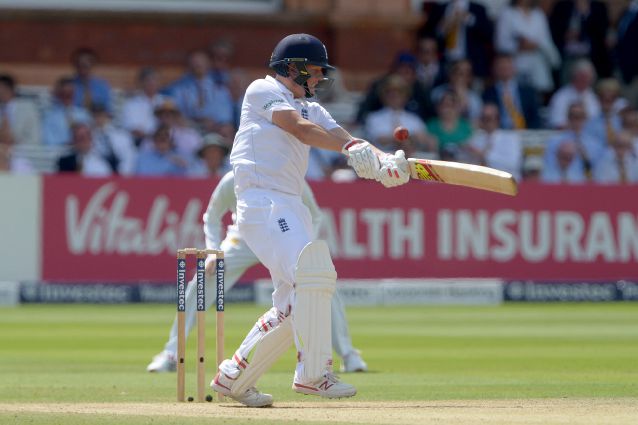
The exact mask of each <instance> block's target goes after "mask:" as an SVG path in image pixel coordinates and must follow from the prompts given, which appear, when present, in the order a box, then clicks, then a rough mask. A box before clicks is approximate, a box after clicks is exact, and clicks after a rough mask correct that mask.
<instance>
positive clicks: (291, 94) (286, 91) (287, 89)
mask: <svg viewBox="0 0 638 425" xmlns="http://www.w3.org/2000/svg"><path fill="white" fill-rule="evenodd" d="M266 81H269V82H274V83H275V84H276V85H277V86H278V87H279V89H280V90H281V91H282V92H283V93H284V94H285V95H287V96H290V97H292V98H293V99H294V97H295V95H294V94H293V93H292V92H291V91H290V89H289V88H288V87H286V86H285V85H284V84H283V83H282V82H281V81H279V80H277V79H276V78H274V77H272V76H271V75H267V76H266Z"/></svg>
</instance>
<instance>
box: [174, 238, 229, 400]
mask: <svg viewBox="0 0 638 425" xmlns="http://www.w3.org/2000/svg"><path fill="white" fill-rule="evenodd" d="M188 255H195V257H196V261H197V276H196V281H195V284H196V285H197V301H196V305H197V401H198V402H203V401H204V400H205V397H206V362H205V356H206V332H205V329H206V268H205V264H206V263H205V261H206V257H207V256H208V255H214V256H215V279H216V291H215V296H216V302H215V306H216V310H217V316H216V320H215V325H216V347H217V367H219V364H220V363H221V362H222V361H223V360H224V252H223V251H217V250H214V249H196V248H185V249H179V250H177V401H180V402H182V401H185V391H186V385H185V383H186V376H185V357H186V321H185V315H186V258H187V256H188ZM218 400H219V401H222V400H223V396H222V395H221V394H218Z"/></svg>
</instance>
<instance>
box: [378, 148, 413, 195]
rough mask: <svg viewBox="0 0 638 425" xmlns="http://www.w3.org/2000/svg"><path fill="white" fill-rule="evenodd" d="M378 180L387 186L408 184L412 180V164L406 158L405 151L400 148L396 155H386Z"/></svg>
mask: <svg viewBox="0 0 638 425" xmlns="http://www.w3.org/2000/svg"><path fill="white" fill-rule="evenodd" d="M377 180H378V181H380V182H381V184H382V185H384V186H385V187H395V186H401V185H402V184H406V183H407V182H408V181H409V180H410V165H409V164H408V160H407V159H405V152H403V151H402V150H398V151H396V152H395V153H394V155H386V156H384V157H383V158H382V160H381V169H380V170H379V175H378V178H377Z"/></svg>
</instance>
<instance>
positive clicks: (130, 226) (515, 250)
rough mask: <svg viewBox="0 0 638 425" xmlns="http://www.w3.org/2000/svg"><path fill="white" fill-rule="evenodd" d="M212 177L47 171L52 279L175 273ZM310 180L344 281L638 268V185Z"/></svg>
mask: <svg viewBox="0 0 638 425" xmlns="http://www.w3.org/2000/svg"><path fill="white" fill-rule="evenodd" d="M214 184H215V182H213V181H209V180H175V179H170V180H169V179H106V180H103V179H82V178H74V177H61V176H50V177H46V178H45V184H44V194H43V196H44V203H43V205H44V206H43V232H44V238H43V241H44V242H43V278H44V279H45V280H50V281H79V282H92V281H149V282H153V281H162V282H166V281H170V280H172V279H173V276H174V274H175V270H174V261H172V259H174V258H175V250H176V249H177V248H181V247H187V246H203V234H202V230H201V216H202V213H203V210H204V208H205V206H206V202H207V200H208V197H209V196H210V192H211V191H212V189H213V187H214ZM312 186H313V189H314V191H315V195H316V198H317V201H318V202H319V204H320V205H321V207H322V208H323V209H324V212H325V219H324V226H323V230H322V238H323V239H326V240H327V241H328V243H329V245H330V249H331V252H332V254H333V258H334V261H335V265H336V268H337V272H338V273H339V276H340V277H342V278H391V277H402V278H415V277H430V278H437V277H499V278H505V279H536V280H543V279H564V280H577V279H578V280H580V279H586V280H607V279H609V280H617V279H635V278H637V277H638V208H637V206H638V201H636V199H638V186H625V187H622V186H609V187H602V186H593V185H592V186H590V185H586V186H544V185H535V184H528V185H523V186H522V187H521V191H520V194H519V195H518V196H517V197H514V198H511V197H507V196H504V195H499V194H492V193H489V192H483V191H477V190H472V189H465V188H459V187H453V186H448V185H441V184H436V183H425V182H414V183H410V184H408V185H405V186H402V187H399V188H394V189H384V188H383V187H381V186H380V185H379V184H378V183H375V182H368V181H358V182H355V183H342V184H336V183H330V182H321V183H315V184H313V185H312ZM263 276H265V271H264V270H263V269H256V270H253V271H250V272H249V273H248V274H247V275H246V278H248V279H252V278H255V277H263Z"/></svg>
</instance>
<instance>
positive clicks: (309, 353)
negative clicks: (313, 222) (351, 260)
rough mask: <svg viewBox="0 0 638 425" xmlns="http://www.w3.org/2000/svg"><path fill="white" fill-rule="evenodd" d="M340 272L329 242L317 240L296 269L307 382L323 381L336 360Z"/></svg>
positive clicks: (296, 310)
mask: <svg viewBox="0 0 638 425" xmlns="http://www.w3.org/2000/svg"><path fill="white" fill-rule="evenodd" d="M336 280H337V272H336V271H335V268H334V265H333V264H332V259H331V258H330V251H329V250H328V245H327V244H326V242H325V241H322V240H316V241H312V242H310V243H309V244H308V245H306V246H305V247H304V249H303V250H302V251H301V254H299V259H298V260H297V268H296V269H295V281H296V291H295V306H294V307H293V310H292V319H293V327H294V329H295V335H296V338H297V343H298V348H300V349H301V350H302V352H301V357H300V359H301V362H302V365H303V367H302V376H301V380H302V381H303V382H314V381H316V380H318V379H319V378H321V376H322V375H323V374H324V372H325V370H326V366H327V365H328V364H329V362H330V361H331V360H332V344H331V336H330V328H331V319H330V310H331V306H330V305H331V300H332V294H333V293H334V291H335V284H336Z"/></svg>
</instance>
